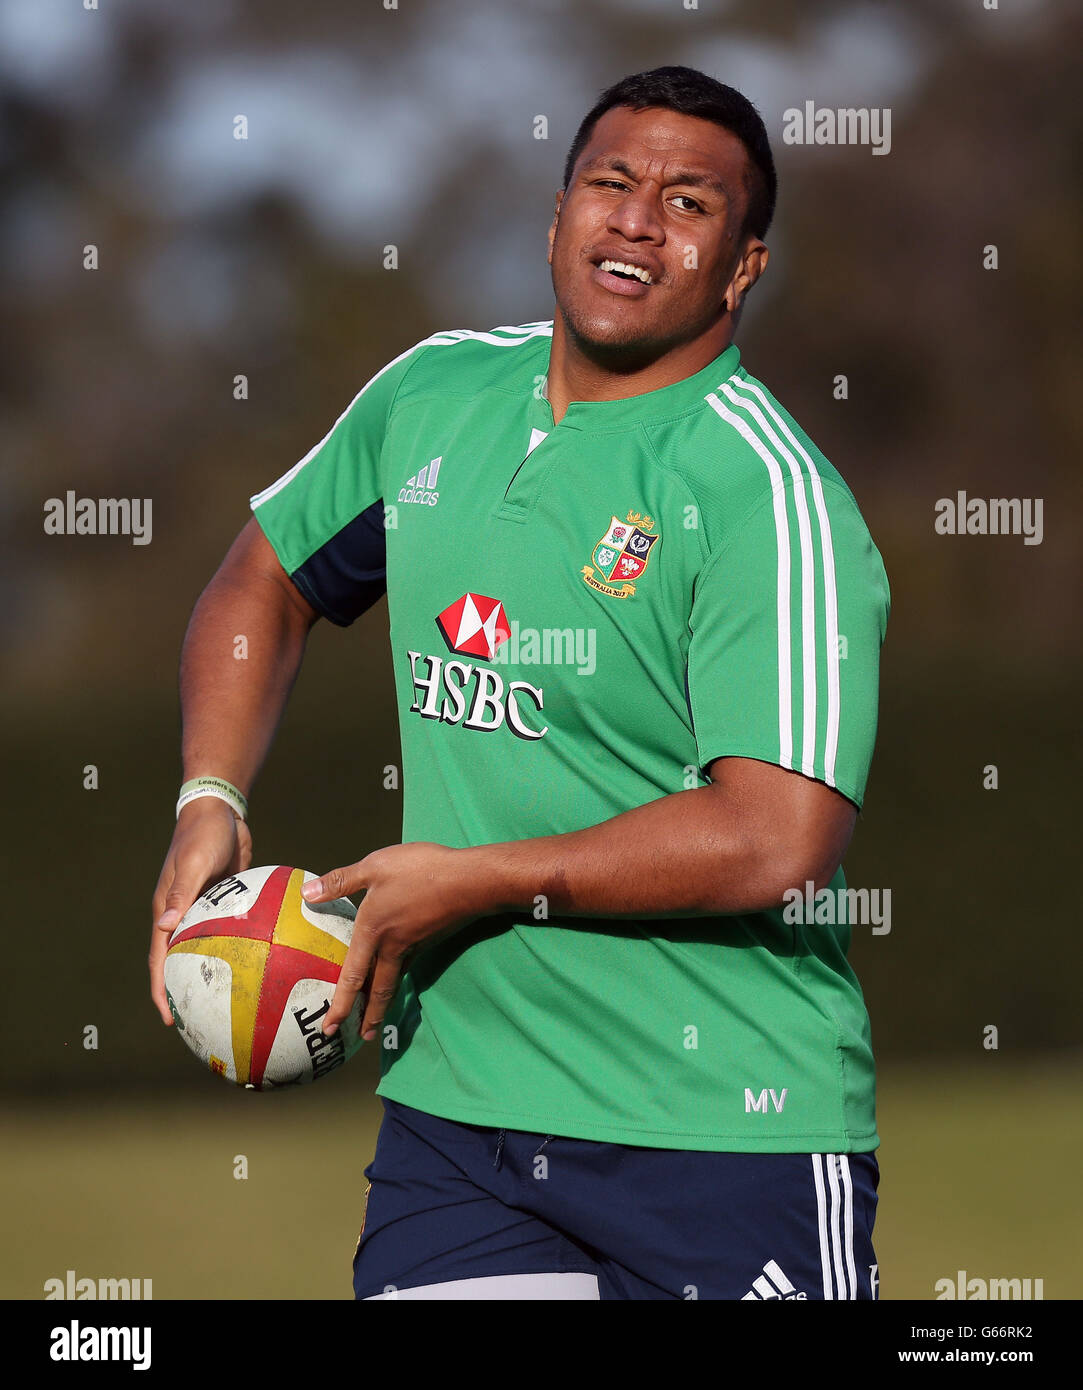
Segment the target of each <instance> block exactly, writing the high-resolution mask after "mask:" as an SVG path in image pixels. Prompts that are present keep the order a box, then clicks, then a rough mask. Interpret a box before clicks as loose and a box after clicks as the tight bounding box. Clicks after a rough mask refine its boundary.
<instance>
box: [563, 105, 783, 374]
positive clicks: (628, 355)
mask: <svg viewBox="0 0 1083 1390" xmlns="http://www.w3.org/2000/svg"><path fill="white" fill-rule="evenodd" d="M747 161H748V155H747V153H746V151H745V147H744V146H743V145H742V143H741V142H740V140H738V139H737V137H736V136H735V135H732V134H731V133H730V132H729V131H728V130H723V129H722V127H721V126H717V125H715V124H714V123H713V122H711V121H705V120H701V119H700V118H699V117H697V116H684V115H681V114H680V113H679V112H676V111H669V110H665V109H663V108H659V107H648V108H646V109H645V110H643V111H633V110H632V109H630V108H629V107H626V106H616V107H613V108H612V109H611V110H609V111H607V112H606V113H605V115H603V116H602V117H601V118H600V119H599V120H598V122H597V124H596V125H595V127H594V130H593V131H592V133H591V136H590V139H589V140H588V142H587V144H586V146H585V147H584V149H583V152H582V154H581V155H580V156H579V159H578V160H577V161H576V165H575V169H574V170H573V172H572V177H571V180H570V182H569V184H568V187H567V188H566V189H565V190H564V192H563V194H558V195H557V213H556V216H554V218H553V224H552V226H551V227H550V229H549V264H550V265H551V266H552V274H553V289H554V291H555V293H556V299H557V306H558V308H559V310H560V314H561V317H562V319H563V321H564V324H565V327H566V328H567V329H568V331H569V333H570V334H571V335H572V337H573V338H574V339H575V341H576V343H577V345H578V346H579V347H580V348H581V349H582V350H583V351H584V352H586V353H587V355H589V356H592V357H595V358H597V359H599V360H609V361H611V362H613V363H615V364H619V363H620V362H621V361H622V360H623V361H627V362H628V363H629V364H631V363H634V362H636V361H641V360H642V361H649V360H652V359H653V358H655V357H657V356H660V355H661V354H662V353H664V352H666V351H669V350H671V349H672V348H674V347H677V346H679V345H682V344H684V343H690V342H693V341H695V340H696V339H698V338H700V337H702V336H703V335H704V334H706V333H709V332H710V331H711V330H712V329H714V328H717V327H718V325H719V323H720V321H721V319H722V318H723V317H724V316H725V314H726V313H727V312H728V310H729V309H732V308H735V307H736V303H737V301H738V299H739V298H740V296H741V295H742V294H743V293H744V291H745V290H746V289H747V288H748V287H749V286H750V285H751V284H752V283H753V282H754V281H755V279H756V278H757V276H758V275H759V273H760V271H761V270H762V268H763V266H764V265H765V264H766V257H767V251H766V248H765V247H764V246H763V243H762V242H760V241H757V240H756V239H755V238H747V239H742V237H741V227H742V225H743V223H744V218H745V213H746V210H747V207H748V194H747V192H746V189H745V180H744V176H745V169H746V166H747ZM757 248H758V249H757ZM612 262H618V263H622V264H623V265H625V266H629V265H631V266H634V267H637V268H638V270H639V272H640V274H641V275H642V273H643V272H645V273H646V275H648V276H649V277H650V279H649V283H644V280H643V279H642V278H634V277H632V278H630V277H629V276H628V275H627V273H626V272H625V273H622V272H620V271H614V270H613V269H611V268H610V265H611V263H612ZM603 265H604V266H605V268H603Z"/></svg>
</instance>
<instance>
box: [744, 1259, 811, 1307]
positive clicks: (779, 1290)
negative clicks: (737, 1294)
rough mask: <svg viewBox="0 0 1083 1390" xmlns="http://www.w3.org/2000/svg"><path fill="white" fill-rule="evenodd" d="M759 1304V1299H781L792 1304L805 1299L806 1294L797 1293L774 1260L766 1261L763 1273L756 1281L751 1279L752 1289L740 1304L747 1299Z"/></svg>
mask: <svg viewBox="0 0 1083 1390" xmlns="http://www.w3.org/2000/svg"><path fill="white" fill-rule="evenodd" d="M750 1298H751V1299H752V1300H753V1301H754V1302H757V1303H758V1302H759V1301H760V1300H761V1299H768V1298H781V1299H784V1300H785V1301H786V1302H787V1303H793V1302H795V1301H796V1300H797V1299H801V1298H804V1299H807V1298H808V1294H807V1293H798V1292H797V1290H796V1289H795V1288H794V1286H793V1285H792V1284H791V1283H790V1281H789V1280H788V1279H787V1278H786V1276H785V1274H783V1272H782V1270H781V1269H780V1268H779V1267H778V1265H777V1264H776V1263H775V1261H774V1260H768V1261H767V1263H766V1264H765V1265H764V1267H763V1273H762V1274H761V1275H760V1277H759V1278H758V1279H753V1281H752V1287H751V1288H750V1289H749V1291H748V1293H746V1294H745V1295H744V1297H743V1298H742V1299H741V1302H742V1303H744V1302H745V1301H746V1300H747V1299H750Z"/></svg>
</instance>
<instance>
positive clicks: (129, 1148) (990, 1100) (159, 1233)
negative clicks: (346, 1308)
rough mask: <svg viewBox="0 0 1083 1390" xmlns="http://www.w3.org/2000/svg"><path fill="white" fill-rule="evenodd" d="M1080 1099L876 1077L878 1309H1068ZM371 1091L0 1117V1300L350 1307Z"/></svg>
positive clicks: (116, 1104) (15, 1107)
mask: <svg viewBox="0 0 1083 1390" xmlns="http://www.w3.org/2000/svg"><path fill="white" fill-rule="evenodd" d="M1081 1080H1083V1059H1081V1058H1080V1057H1079V1056H1078V1055H1074V1054H1073V1055H1055V1054H1054V1055H1047V1056H1045V1057H1038V1058H1033V1059H1031V1060H1029V1061H1027V1062H1026V1063H1016V1062H1012V1061H1010V1060H1009V1059H1007V1058H1005V1057H1002V1056H1001V1055H1000V1054H998V1053H989V1054H986V1055H985V1056H984V1057H983V1059H982V1061H981V1063H980V1064H967V1065H951V1066H949V1065H941V1066H928V1065H922V1066H915V1065H912V1064H911V1065H906V1066H903V1065H898V1064H893V1063H892V1064H887V1065H882V1066H881V1069H880V1104H879V1121H880V1134H881V1140H882V1147H881V1149H880V1153H879V1159H880V1166H881V1185H880V1207H879V1216H878V1220H877V1227H876V1247H877V1254H878V1256H879V1259H880V1267H881V1279H882V1285H881V1296H882V1297H883V1298H885V1299H904V1298H913V1299H931V1298H933V1297H934V1296H935V1292H934V1286H935V1283H936V1281H937V1279H940V1278H954V1277H955V1274H956V1271H957V1270H959V1269H964V1270H966V1271H967V1272H968V1274H969V1275H970V1276H971V1277H973V1276H974V1275H978V1276H980V1277H983V1278H998V1277H1012V1278H1028V1277H1029V1278H1042V1279H1044V1281H1045V1290H1044V1291H1045V1296H1046V1298H1061V1299H1063V1298H1074V1297H1078V1295H1079V1293H1080V1285H1081V1280H1080V1269H1079V1266H1080V1256H1079V1251H1080V1249H1081V1248H1083V1240H1081V1236H1083V1202H1081V1199H1080V1194H1079V1186H1078V1182H1077V1181H1076V1175H1077V1174H1078V1172H1079V1171H1080V1157H1081V1152H1083V1113H1081V1111H1080V1107H1079V1106H1078V1104H1075V1103H1073V1100H1072V1098H1073V1097H1077V1096H1078V1094H1079V1086H1080V1081H1081ZM369 1084H370V1078H369V1077H368V1075H367V1072H366V1069H365V1068H363V1067H359V1068H358V1069H357V1070H355V1071H354V1072H353V1074H352V1075H350V1073H349V1072H347V1073H343V1074H340V1075H339V1076H338V1077H337V1078H335V1080H334V1081H333V1082H332V1083H331V1084H329V1085H328V1084H325V1085H323V1086H319V1087H313V1088H306V1089H303V1090H298V1091H296V1092H290V1093H285V1092H283V1093H279V1094H276V1095H257V1094H247V1093H244V1092H235V1091H233V1090H231V1089H228V1088H226V1087H221V1086H211V1085H208V1086H207V1088H206V1091H205V1094H204V1095H203V1096H197V1097H193V1096H192V1095H191V1094H190V1093H187V1092H185V1093H184V1094H183V1095H182V1096H181V1098H180V1099H178V1100H177V1101H176V1102H171V1101H170V1100H168V1099H166V1098H162V1097H161V1096H153V1095H152V1096H151V1097H150V1098H146V1099H145V1098H144V1095H145V1093H143V1092H136V1093H133V1098H132V1099H131V1100H129V1101H127V1102H121V1101H118V1100H116V1099H115V1098H114V1099H110V1100H108V1101H107V1100H104V1099H102V1100H99V1101H97V1102H94V1103H91V1102H88V1101H84V1100H80V1101H78V1102H75V1101H72V1102H70V1103H61V1102H59V1101H53V1102H51V1103H48V1104H44V1103H40V1102H39V1103H37V1104H29V1103H23V1102H20V1103H15V1104H9V1105H8V1106H7V1107H6V1113H5V1114H4V1116H3V1119H2V1121H0V1142H2V1144H3V1152H4V1155H5V1169H6V1175H7V1181H6V1184H5V1188H6V1195H7V1202H6V1205H7V1206H8V1212H7V1215H6V1222H5V1224H6V1225H7V1228H8V1239H7V1241H6V1242H5V1244H6V1247H7V1258H6V1259H5V1260H4V1262H3V1270H2V1274H0V1296H3V1297H4V1298H32V1299H37V1298H41V1297H43V1293H44V1284H45V1281H46V1280H47V1279H49V1278H61V1279H63V1278H64V1276H65V1272H66V1271H67V1270H69V1269H73V1270H74V1271H75V1272H76V1275H77V1276H78V1277H90V1278H95V1279H97V1278H106V1277H108V1278H133V1279H134V1278H141V1279H147V1278H150V1279H152V1280H153V1291H154V1297H155V1298H156V1299H166V1298H205V1299H230V1298H288V1299H305V1298H349V1297H350V1296H351V1289H350V1260H351V1257H352V1254H353V1248H354V1242H355V1240H356V1236H357V1230H358V1226H359V1223H360V1208H361V1200H362V1194H363V1191H364V1186H365V1183H364V1178H363V1175H362V1170H363V1169H364V1167H365V1165H366V1164H367V1163H368V1161H369V1159H370V1158H371V1156H372V1152H373V1149H374V1146H375V1142H376V1131H377V1127H378V1123H379V1116H380V1109H379V1101H378V1100H376V1098H375V1097H373V1096H372V1095H371V1093H370V1092H369V1090H368V1089H367V1088H368V1086H369ZM238 1154H243V1155H245V1157H246V1158H247V1160H248V1178H247V1179H246V1180H243V1181H239V1180H237V1179H235V1178H234V1176H233V1172H234V1160H235V1156H236V1155H238Z"/></svg>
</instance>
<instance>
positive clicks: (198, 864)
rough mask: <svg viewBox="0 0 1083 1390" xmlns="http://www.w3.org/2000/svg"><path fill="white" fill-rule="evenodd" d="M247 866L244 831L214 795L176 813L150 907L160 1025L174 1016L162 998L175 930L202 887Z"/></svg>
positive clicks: (247, 837) (248, 840) (249, 843)
mask: <svg viewBox="0 0 1083 1390" xmlns="http://www.w3.org/2000/svg"><path fill="white" fill-rule="evenodd" d="M251 863H252V835H251V832H250V831H249V829H248V826H247V825H246V824H245V823H244V821H242V820H238V819H237V817H236V816H235V815H234V814H233V812H232V811H231V810H230V808H229V806H227V805H226V803H225V802H224V801H221V800H220V799H219V798H218V797H216V796H201V797H197V799H196V800H195V801H190V802H189V803H188V805H187V806H185V807H184V809H183V810H182V811H181V813H180V817H179V819H178V821H177V828H176V830H175V831H174V832H173V842H172V844H171V845H170V846H169V852H168V854H167V855H166V857H165V863H164V864H163V865H162V872H161V874H160V875H159V877H158V887H157V888H156V889H155V890H154V898H153V900H152V904H151V911H152V914H153V923H154V925H153V927H152V928H151V937H150V957H149V960H148V965H149V966H150V997H151V999H153V1001H154V1004H155V1007H156V1008H157V1010H158V1013H159V1015H160V1016H161V1019H162V1022H163V1023H165V1024H172V1022H173V1015H172V1013H171V1012H170V1008H169V1003H168V1001H167V999H166V995H165V955H166V950H167V948H168V946H169V938H170V935H171V934H172V932H173V930H174V928H175V927H176V925H177V923H178V922H179V921H180V919H181V918H182V917H183V916H184V914H185V913H186V912H187V911H188V909H189V908H190V907H191V906H192V904H193V903H194V902H195V900H196V898H198V897H199V895H200V893H202V892H203V890H204V889H205V888H209V887H210V886H211V885H212V884H214V883H217V882H218V881H219V880H220V879H223V878H226V877H227V876H228V875H229V874H236V873H240V872H241V871H242V870H244V869H247V868H248V867H249V866H250V865H251Z"/></svg>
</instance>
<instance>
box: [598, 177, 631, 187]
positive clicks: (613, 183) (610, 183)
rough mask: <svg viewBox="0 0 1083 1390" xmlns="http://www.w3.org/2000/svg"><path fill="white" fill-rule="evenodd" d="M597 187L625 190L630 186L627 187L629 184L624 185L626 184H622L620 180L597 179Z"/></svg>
mask: <svg viewBox="0 0 1083 1390" xmlns="http://www.w3.org/2000/svg"><path fill="white" fill-rule="evenodd" d="M595 187H596V188H621V189H624V188H627V187H628V185H627V184H624V183H621V181H620V180H619V179H596V180H595Z"/></svg>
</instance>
